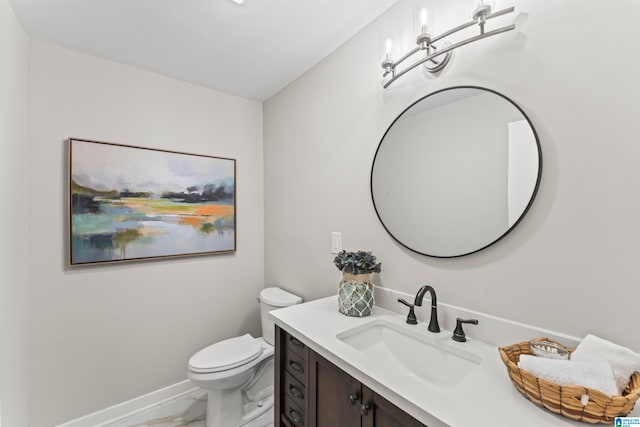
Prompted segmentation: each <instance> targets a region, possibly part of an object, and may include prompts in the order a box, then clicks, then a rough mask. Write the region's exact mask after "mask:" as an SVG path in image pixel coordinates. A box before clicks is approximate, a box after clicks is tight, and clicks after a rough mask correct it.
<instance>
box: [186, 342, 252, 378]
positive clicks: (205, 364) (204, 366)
mask: <svg viewBox="0 0 640 427" xmlns="http://www.w3.org/2000/svg"><path fill="white" fill-rule="evenodd" d="M262 350H263V348H262V345H261V344H260V340H257V339H255V338H253V337H252V336H251V335H249V334H245V335H242V336H239V337H234V338H229V339H226V340H224V341H220V342H217V343H215V344H212V345H210V346H209V347H207V348H205V349H202V350H200V351H199V352H197V353H196V354H194V355H193V356H192V357H191V359H190V360H189V370H190V371H191V372H195V373H203V374H204V373H214V372H221V371H227V370H230V369H233V368H237V367H238V366H242V365H245V364H247V363H249V362H251V361H253V360H255V359H257V358H258V356H260V354H261V353H262Z"/></svg>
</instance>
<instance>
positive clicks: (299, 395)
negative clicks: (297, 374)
mask: <svg viewBox="0 0 640 427" xmlns="http://www.w3.org/2000/svg"><path fill="white" fill-rule="evenodd" d="M289 393H291V395H292V396H293V397H297V398H298V399H304V393H303V392H302V390H300V389H299V388H298V387H296V386H294V385H290V386H289Z"/></svg>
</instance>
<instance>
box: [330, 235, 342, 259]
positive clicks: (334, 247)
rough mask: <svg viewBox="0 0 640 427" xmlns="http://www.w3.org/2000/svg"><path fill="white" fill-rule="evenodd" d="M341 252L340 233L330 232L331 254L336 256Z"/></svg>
mask: <svg viewBox="0 0 640 427" xmlns="http://www.w3.org/2000/svg"><path fill="white" fill-rule="evenodd" d="M341 250H342V233H341V232H339V231H332V232H331V253H332V254H337V253H339V252H340V251H341Z"/></svg>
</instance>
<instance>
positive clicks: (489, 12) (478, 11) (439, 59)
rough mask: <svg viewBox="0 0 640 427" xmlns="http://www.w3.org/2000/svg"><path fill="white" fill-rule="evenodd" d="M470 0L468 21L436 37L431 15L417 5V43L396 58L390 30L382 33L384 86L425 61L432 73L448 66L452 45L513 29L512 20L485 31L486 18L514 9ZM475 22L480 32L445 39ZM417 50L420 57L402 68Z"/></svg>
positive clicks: (415, 19)
mask: <svg viewBox="0 0 640 427" xmlns="http://www.w3.org/2000/svg"><path fill="white" fill-rule="evenodd" d="M471 3H472V9H471V21H469V22H467V23H465V24H462V25H459V26H457V27H455V28H452V29H450V30H448V31H445V32H444V33H442V34H440V35H438V36H435V37H433V36H432V35H431V32H430V29H431V25H430V20H431V16H430V14H429V12H428V11H427V8H426V7H418V8H417V9H416V11H415V13H414V21H415V27H416V32H417V34H418V35H417V37H416V47H414V48H413V49H411V50H410V51H409V52H407V53H406V54H404V55H403V56H401V57H399V58H398V59H397V60H394V59H393V57H394V51H393V41H392V38H391V34H390V33H389V32H385V33H384V34H383V35H382V36H381V57H382V68H383V69H384V72H383V74H382V77H383V79H384V78H387V77H388V76H391V77H390V78H389V79H388V80H384V81H383V87H384V88H387V87H389V85H390V84H391V83H393V82H395V81H396V80H397V79H399V78H400V77H401V76H403V75H404V74H406V73H407V72H409V71H411V70H413V69H414V68H416V67H417V66H418V65H424V67H425V68H426V69H427V70H428V71H429V72H431V73H435V72H438V71H440V70H442V69H443V68H444V67H446V66H447V64H448V63H449V60H450V59H451V54H452V52H453V51H454V50H455V49H457V48H459V47H461V46H464V45H467V44H470V43H473V42H476V41H478V40H482V39H486V38H487V37H491V36H495V35H497V34H500V33H505V32H507V31H511V30H514V29H515V28H516V26H515V24H511V25H507V26H506V27H501V28H498V29H495V30H491V31H485V28H484V27H485V23H486V22H487V21H488V20H489V19H492V18H496V17H498V16H502V15H506V14H508V13H511V12H513V11H514V10H515V8H514V7H508V8H506V9H502V10H498V11H495V12H494V11H493V10H494V5H495V4H494V0H472V1H471ZM474 25H477V26H478V28H479V30H480V33H479V34H477V35H475V36H472V37H469V38H467V39H464V40H462V41H459V42H456V43H453V44H451V43H449V42H448V41H447V40H446V39H447V37H449V36H451V35H452V34H455V33H457V32H459V31H462V30H464V29H466V28H469V27H472V26H474ZM438 42H441V43H439V44H440V47H437V46H436V43H438ZM416 54H420V55H421V57H420V59H418V60H417V61H416V62H414V63H412V64H410V65H407V66H406V67H404V68H402V69H400V68H399V67H398V66H399V65H400V64H402V63H403V62H404V61H406V60H408V59H409V58H411V57H413V56H414V55H416Z"/></svg>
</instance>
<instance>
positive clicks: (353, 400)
mask: <svg viewBox="0 0 640 427" xmlns="http://www.w3.org/2000/svg"><path fill="white" fill-rule="evenodd" d="M357 402H358V394H357V393H351V394H350V395H349V403H351V404H352V405H355V404H356V403H357Z"/></svg>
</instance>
